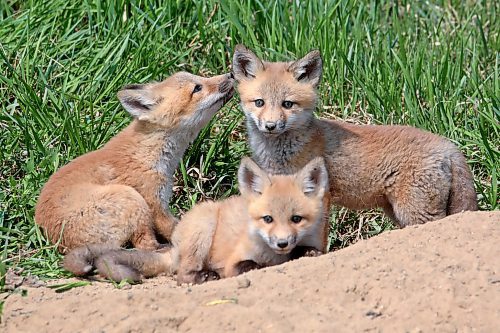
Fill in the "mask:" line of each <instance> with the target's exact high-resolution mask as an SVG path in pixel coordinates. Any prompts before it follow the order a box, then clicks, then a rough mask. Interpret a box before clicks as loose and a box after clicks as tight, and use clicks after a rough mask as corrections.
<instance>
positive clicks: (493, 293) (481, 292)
mask: <svg viewBox="0 0 500 333" xmlns="http://www.w3.org/2000/svg"><path fill="white" fill-rule="evenodd" d="M56 283H61V281H50V282H49V283H48V284H49V285H50V284H56ZM21 288H23V289H26V290H27V295H26V296H24V297H23V296H22V295H21V294H20V293H15V294H12V295H10V296H9V297H8V298H7V299H6V302H5V306H4V311H3V312H4V313H3V318H2V324H0V331H2V332H171V331H172V332H173V331H179V332H226V331H235V332H274V333H276V332H294V331H297V332H300V331H302V332H362V331H368V332H430V331H439V332H495V331H496V332H499V331H500V212H498V211H497V212H475V213H470V212H466V213H462V214H457V215H454V216H449V217H447V218H445V219H443V220H440V221H436V222H432V223H427V224H425V225H420V226H415V227H408V228H406V229H402V230H393V231H390V232H386V233H383V234H382V235H379V236H376V237H373V238H371V239H368V240H364V241H360V242H358V243H356V244H354V245H352V246H350V247H348V248H345V249H342V250H339V251H336V252H333V253H329V254H327V255H323V256H320V257H316V258H301V259H299V260H295V261H292V262H289V263H286V264H284V265H281V266H275V267H270V268H267V269H263V270H258V271H252V272H249V273H247V274H244V275H241V276H238V277H236V278H230V279H225V280H220V281H214V282H209V283H206V284H204V285H198V286H180V287H179V286H176V284H175V282H174V281H173V279H172V278H171V277H167V276H162V277H158V278H154V279H150V280H148V281H145V282H144V283H143V284H140V285H134V286H128V288H125V289H117V288H116V287H115V286H114V285H113V284H111V283H106V282H92V284H91V285H88V286H84V287H79V288H74V289H71V290H69V291H67V292H64V293H59V294H58V293H56V292H55V291H54V290H52V289H49V288H47V287H38V288H33V287H26V286H22V287H21Z"/></svg>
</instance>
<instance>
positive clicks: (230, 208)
mask: <svg viewBox="0 0 500 333" xmlns="http://www.w3.org/2000/svg"><path fill="white" fill-rule="evenodd" d="M238 181H239V188H240V192H241V196H233V197H231V198H228V199H226V200H223V201H219V202H204V203H201V204H198V205H196V206H195V207H194V208H193V209H192V210H191V211H189V212H188V213H187V214H186V215H185V216H184V217H183V218H182V221H181V222H180V223H179V224H178V225H177V227H176V228H175V230H174V233H173V236H172V248H171V249H169V250H164V251H163V252H151V251H127V250H123V249H116V250H115V249H110V247H109V246H103V245H99V244H90V245H88V246H86V247H81V248H78V249H75V250H73V251H71V252H70V253H69V254H68V255H66V257H65V258H64V267H65V268H66V269H68V270H69V271H71V272H73V273H75V274H76V275H85V274H88V273H89V272H90V271H91V270H92V269H93V267H94V266H95V267H96V268H97V270H98V271H99V273H100V274H101V275H104V276H107V277H109V278H111V279H113V280H115V281H121V280H123V279H130V280H133V281H138V280H140V278H141V276H144V277H151V276H156V275H158V274H160V273H162V272H169V273H174V272H177V281H178V282H179V283H201V282H204V281H207V280H211V279H217V278H219V277H222V278H224V277H230V276H235V275H238V274H240V273H242V272H245V271H248V270H250V269H254V268H259V267H264V266H271V265H276V264H280V263H283V262H285V261H288V260H290V259H291V258H293V254H292V250H294V251H296V250H299V251H300V250H302V251H305V250H307V251H310V252H309V253H312V254H313V255H316V254H318V253H321V252H324V251H325V248H324V247H323V244H324V240H323V238H325V237H326V236H327V235H325V234H324V231H325V228H324V227H323V221H324V218H323V213H322V212H323V211H324V208H323V196H324V195H325V193H326V192H327V191H328V173H327V170H326V167H325V164H324V161H323V159H322V158H316V159H313V160H312V161H310V162H309V163H308V164H307V165H305V167H304V168H302V169H301V170H299V171H298V172H297V173H296V174H293V175H277V176H273V175H268V174H267V173H266V172H264V171H263V170H261V169H260V168H259V167H258V166H257V164H255V163H254V162H253V161H252V160H251V159H250V158H244V159H243V160H242V162H241V165H240V169H239V171H238Z"/></svg>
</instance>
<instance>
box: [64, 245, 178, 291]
mask: <svg viewBox="0 0 500 333" xmlns="http://www.w3.org/2000/svg"><path fill="white" fill-rule="evenodd" d="M63 266H64V268H65V269H67V270H68V271H70V272H72V273H73V274H75V275H77V276H85V275H88V274H90V273H91V272H92V271H93V270H94V268H95V269H97V272H98V273H99V274H100V275H102V276H103V277H106V278H108V279H111V280H113V281H116V282H120V281H122V280H130V281H133V282H139V281H141V279H142V277H146V278H147V277H152V276H157V275H159V274H161V273H164V272H170V271H171V270H172V258H171V252H170V249H164V250H162V251H160V252H153V251H145V250H137V249H135V250H126V249H121V248H116V247H111V246H109V245H104V244H88V245H85V246H82V247H79V248H76V249H74V250H72V251H71V252H69V253H68V254H67V255H66V256H65V257H64V261H63Z"/></svg>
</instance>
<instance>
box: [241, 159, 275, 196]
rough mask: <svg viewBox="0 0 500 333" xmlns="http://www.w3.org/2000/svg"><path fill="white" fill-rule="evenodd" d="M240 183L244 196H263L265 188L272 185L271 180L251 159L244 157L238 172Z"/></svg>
mask: <svg viewBox="0 0 500 333" xmlns="http://www.w3.org/2000/svg"><path fill="white" fill-rule="evenodd" d="M238 183H239V187H240V192H241V194H243V195H248V194H262V191H263V190H264V188H266V187H267V186H269V185H271V180H270V179H269V176H268V175H267V173H266V172H265V171H264V170H262V169H261V168H259V166H258V165H257V164H256V163H255V162H254V161H252V159H251V158H249V157H244V158H243V159H242V160H241V163H240V169H239V170H238Z"/></svg>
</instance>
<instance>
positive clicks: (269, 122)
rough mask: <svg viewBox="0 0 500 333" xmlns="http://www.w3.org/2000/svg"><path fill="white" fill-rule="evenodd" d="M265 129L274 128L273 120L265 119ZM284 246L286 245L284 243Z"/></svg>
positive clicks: (270, 129)
mask: <svg viewBox="0 0 500 333" xmlns="http://www.w3.org/2000/svg"><path fill="white" fill-rule="evenodd" d="M265 127H266V129H267V130H268V131H272V130H274V129H275V128H276V123H275V122H273V121H266V125H265ZM285 246H286V245H285Z"/></svg>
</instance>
